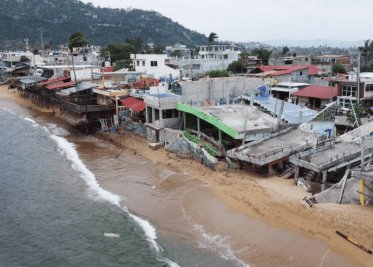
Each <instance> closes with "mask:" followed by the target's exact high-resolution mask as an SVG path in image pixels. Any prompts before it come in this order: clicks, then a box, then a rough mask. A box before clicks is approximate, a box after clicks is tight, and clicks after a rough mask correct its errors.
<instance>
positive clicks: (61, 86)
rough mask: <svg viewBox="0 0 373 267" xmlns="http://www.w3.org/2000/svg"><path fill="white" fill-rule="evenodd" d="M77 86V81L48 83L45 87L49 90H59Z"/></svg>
mask: <svg viewBox="0 0 373 267" xmlns="http://www.w3.org/2000/svg"><path fill="white" fill-rule="evenodd" d="M73 86H75V82H66V83H57V84H50V85H47V86H46V87H45V88H47V89H48V90H58V89H64V88H69V87H73Z"/></svg>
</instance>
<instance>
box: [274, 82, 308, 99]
mask: <svg viewBox="0 0 373 267" xmlns="http://www.w3.org/2000/svg"><path fill="white" fill-rule="evenodd" d="M307 86H309V84H308V83H296V82H280V83H278V84H276V85H275V86H273V87H271V89H270V93H271V94H272V95H273V96H274V97H275V98H277V99H280V100H286V101H288V102H291V103H296V99H295V98H294V97H292V95H293V94H294V93H296V92H298V91H299V90H302V89H303V88H306V87H307Z"/></svg>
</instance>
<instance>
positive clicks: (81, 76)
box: [37, 65, 100, 82]
mask: <svg viewBox="0 0 373 267" xmlns="http://www.w3.org/2000/svg"><path fill="white" fill-rule="evenodd" d="M37 71H40V73H41V76H42V77H45V78H48V79H55V78H60V77H71V79H73V80H76V81H78V82H79V81H89V80H92V78H93V73H97V72H100V67H98V66H94V65H74V66H73V65H51V66H39V67H38V70H37Z"/></svg>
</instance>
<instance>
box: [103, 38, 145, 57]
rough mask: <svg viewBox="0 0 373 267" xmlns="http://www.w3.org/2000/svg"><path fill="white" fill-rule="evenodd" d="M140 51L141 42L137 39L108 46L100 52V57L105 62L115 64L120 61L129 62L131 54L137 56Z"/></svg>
mask: <svg viewBox="0 0 373 267" xmlns="http://www.w3.org/2000/svg"><path fill="white" fill-rule="evenodd" d="M141 49H142V41H141V39H139V38H137V39H134V40H126V42H125V43H122V44H109V45H107V46H104V47H102V48H101V50H100V56H101V57H103V58H105V59H106V60H109V59H110V60H111V63H115V62H117V61H120V60H130V58H131V54H138V53H140V52H141Z"/></svg>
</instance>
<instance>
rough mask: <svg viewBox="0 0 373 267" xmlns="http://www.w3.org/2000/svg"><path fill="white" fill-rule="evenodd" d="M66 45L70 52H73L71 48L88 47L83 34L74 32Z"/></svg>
mask: <svg viewBox="0 0 373 267" xmlns="http://www.w3.org/2000/svg"><path fill="white" fill-rule="evenodd" d="M68 45H69V49H70V51H72V50H73V47H85V46H87V45H88V40H87V39H86V37H85V35H84V33H82V32H75V33H73V34H71V35H70V36H69V40H68Z"/></svg>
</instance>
